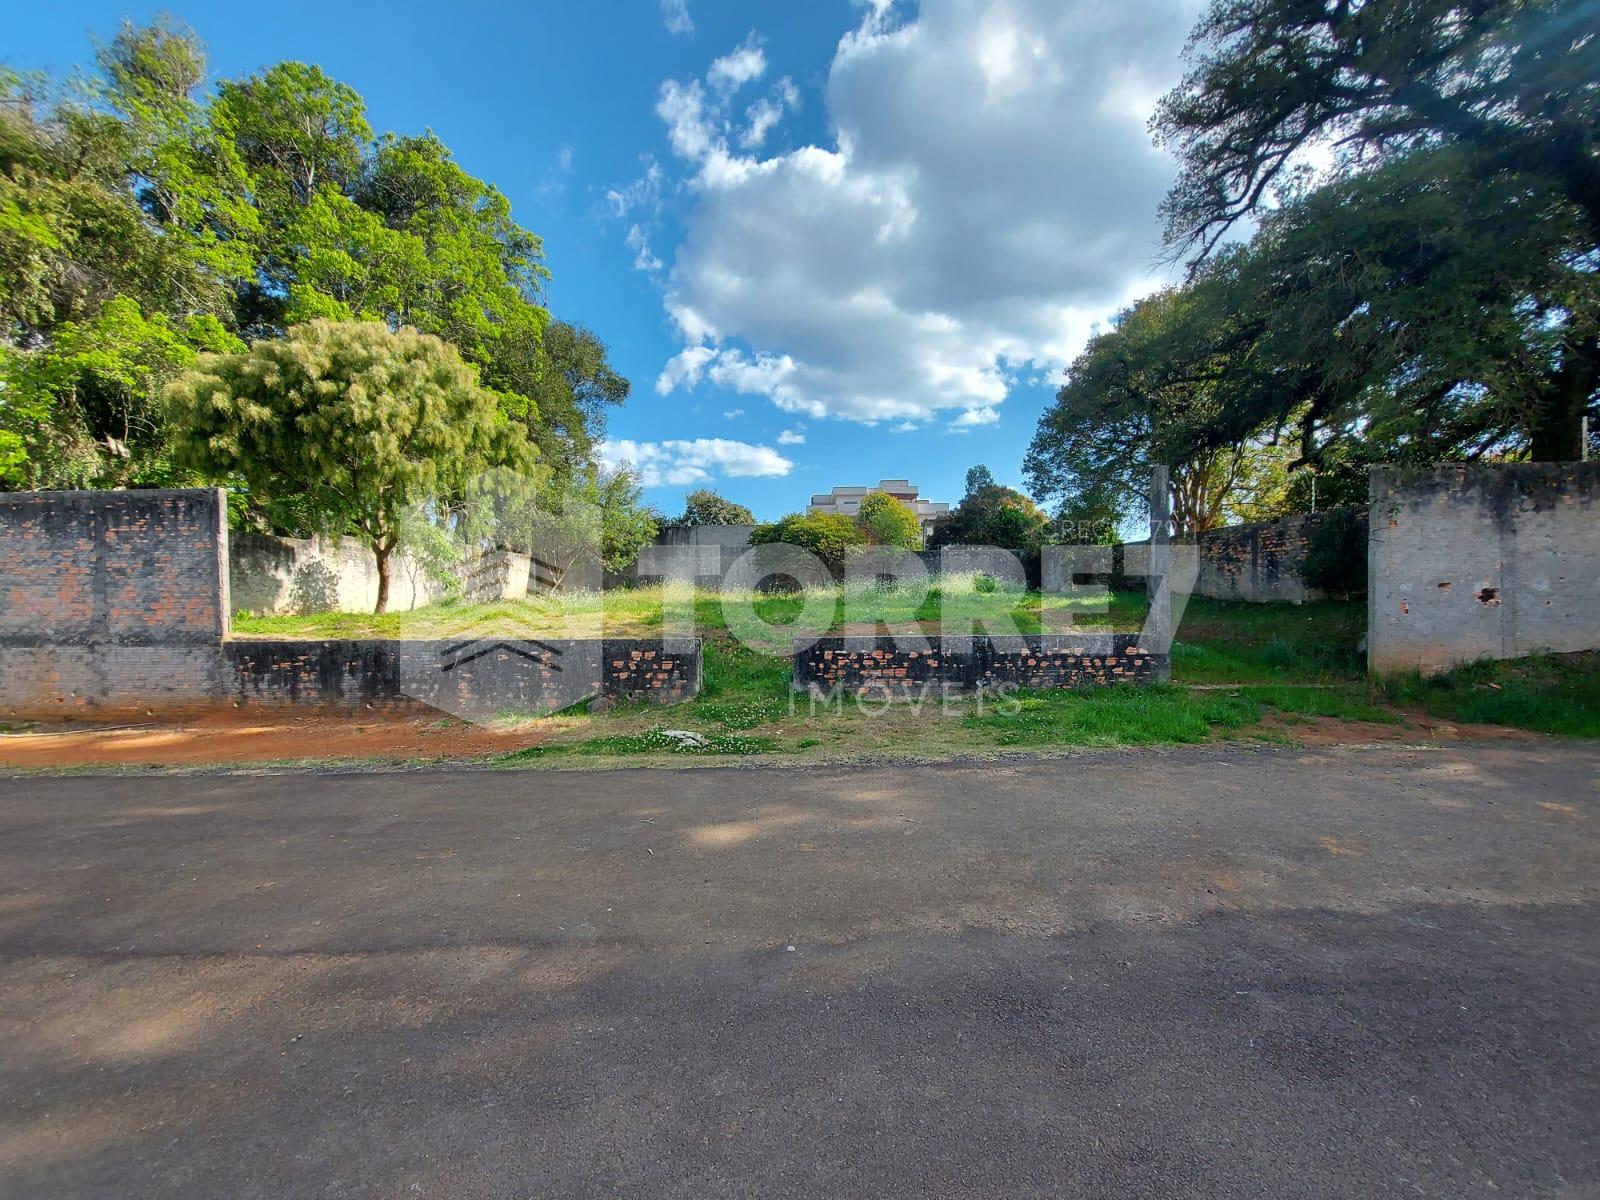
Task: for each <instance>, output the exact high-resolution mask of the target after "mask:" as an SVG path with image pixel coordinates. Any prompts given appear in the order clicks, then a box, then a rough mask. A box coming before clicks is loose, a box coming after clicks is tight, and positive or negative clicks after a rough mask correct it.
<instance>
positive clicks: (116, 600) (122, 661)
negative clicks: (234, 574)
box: [0, 489, 229, 715]
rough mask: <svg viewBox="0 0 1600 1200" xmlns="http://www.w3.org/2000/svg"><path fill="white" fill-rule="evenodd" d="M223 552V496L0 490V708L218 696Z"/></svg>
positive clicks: (64, 708)
mask: <svg viewBox="0 0 1600 1200" xmlns="http://www.w3.org/2000/svg"><path fill="white" fill-rule="evenodd" d="M227 555H228V526H227V503H226V500H225V498H224V496H223V493H222V492H221V491H218V490H214V489H205V490H193V491H134V492H24V493H10V494H0V711H16V710H20V709H27V710H29V711H31V712H35V713H47V714H48V713H59V714H61V715H69V714H74V713H81V712H84V711H88V710H91V709H103V710H126V711H143V710H144V709H145V708H146V707H157V706H159V707H169V706H172V705H186V704H193V703H196V702H199V701H201V700H204V699H206V698H207V697H210V696H212V695H213V694H215V692H216V690H217V687H218V683H219V665H220V664H219V662H218V658H217V646H218V644H219V643H220V642H221V640H222V638H223V637H224V636H225V635H226V633H227V630H228V612H229V601H228V578H227V566H226V564H227Z"/></svg>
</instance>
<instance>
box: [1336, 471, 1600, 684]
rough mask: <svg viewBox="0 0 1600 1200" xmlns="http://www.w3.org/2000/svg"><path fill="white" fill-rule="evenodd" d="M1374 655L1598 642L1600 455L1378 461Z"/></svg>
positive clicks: (1437, 657)
mask: <svg viewBox="0 0 1600 1200" xmlns="http://www.w3.org/2000/svg"><path fill="white" fill-rule="evenodd" d="M1370 501H1371V506H1370V512H1371V522H1372V524H1371V532H1370V536H1369V539H1368V551H1367V562H1368V569H1369V574H1370V580H1369V583H1368V593H1367V666H1368V669H1369V670H1370V671H1372V672H1374V673H1377V674H1387V673H1392V672H1396V671H1404V670H1411V669H1417V670H1421V671H1423V672H1424V673H1435V672H1439V671H1443V670H1446V669H1448V668H1450V667H1452V666H1455V665H1457V664H1460V663H1467V662H1473V661H1476V660H1478V659H1483V658H1518V657H1521V656H1523V655H1527V654H1534V653H1538V652H1540V651H1546V650H1549V651H1561V652H1566V651H1579V650H1595V649H1600V463H1565V464H1563V463H1513V464H1506V465H1498V466H1462V467H1447V468H1439V469H1435V470H1427V471H1405V470H1399V469H1392V468H1379V469H1377V470H1374V471H1373V472H1372V478H1371V484H1370Z"/></svg>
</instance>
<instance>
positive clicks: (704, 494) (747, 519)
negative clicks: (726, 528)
mask: <svg viewBox="0 0 1600 1200" xmlns="http://www.w3.org/2000/svg"><path fill="white" fill-rule="evenodd" d="M755 523H756V515H755V513H753V512H751V511H750V510H749V509H748V508H746V507H745V506H744V505H742V504H735V503H734V502H733V501H732V500H725V499H723V498H722V497H721V496H719V495H717V493H715V492H713V491H711V490H710V489H709V488H701V489H700V490H699V491H694V492H690V493H689V494H688V495H687V496H685V497H684V498H683V516H681V517H679V518H678V519H677V520H676V521H674V522H673V524H674V525H754V524H755Z"/></svg>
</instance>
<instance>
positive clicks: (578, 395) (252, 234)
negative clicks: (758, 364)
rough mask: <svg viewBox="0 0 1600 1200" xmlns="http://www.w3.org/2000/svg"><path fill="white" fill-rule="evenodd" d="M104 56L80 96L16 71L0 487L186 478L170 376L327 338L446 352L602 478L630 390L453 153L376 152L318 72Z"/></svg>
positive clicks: (507, 212)
mask: <svg viewBox="0 0 1600 1200" xmlns="http://www.w3.org/2000/svg"><path fill="white" fill-rule="evenodd" d="M96 57H97V65H98V68H99V72H98V74H97V75H93V76H85V77H80V78H78V79H76V80H74V81H73V84H72V85H71V87H70V88H65V87H64V88H60V89H57V88H55V87H54V86H53V85H52V84H51V83H50V82H49V81H47V80H45V79H43V78H37V77H29V78H24V77H21V76H19V75H17V74H16V73H15V72H10V71H6V70H4V69H0V359H4V360H5V361H4V363H3V364H0V365H3V367H4V369H5V370H6V371H7V374H8V377H15V378H22V379H25V380H26V381H27V383H26V387H25V391H26V392H27V394H26V395H22V394H19V393H18V392H17V391H16V390H14V389H13V390H12V392H11V393H10V394H8V395H7V396H6V397H5V398H4V400H0V486H4V487H18V486H49V485H56V486H61V485H80V486H116V485H119V484H126V483H130V482H143V481H154V480H171V479H175V478H177V477H176V476H174V475H173V474H172V472H173V468H172V466H171V455H170V453H169V452H168V448H167V445H166V434H165V431H164V430H163V429H161V428H160V424H159V421H154V420H151V419H149V418H150V414H153V413H159V411H160V407H161V406H160V403H159V394H160V389H161V386H162V385H163V383H164V381H165V379H166V378H167V377H168V376H169V375H170V374H171V371H170V369H169V364H170V363H176V365H178V366H182V365H185V364H184V359H183V354H182V351H183V349H184V348H187V349H188V350H191V351H192V350H224V349H236V348H238V347H239V342H238V341H237V340H236V339H238V338H239V337H243V338H244V339H246V340H257V339H260V338H276V337H281V336H283V335H284V333H285V331H286V329H288V328H289V327H290V326H293V325H297V324H302V323H306V322H309V321H312V320H317V319H323V320H331V321H349V320H377V321H382V322H385V323H387V324H388V325H389V326H390V327H391V328H400V327H402V326H409V327H413V328H416V329H418V330H420V331H421V332H424V333H430V334H434V335H436V336H438V337H440V338H442V339H444V340H445V341H447V342H449V343H451V344H452V345H454V346H455V347H456V348H457V350H458V351H459V352H460V354H461V356H462V357H463V358H464V359H465V360H466V361H467V362H468V363H470V364H472V365H474V366H476V367H477V369H478V375H479V379H480V381H481V384H482V386H484V387H485V388H487V389H489V390H491V391H493V392H494V393H495V394H496V396H497V403H498V405H499V408H500V409H501V411H502V412H503V413H504V414H505V415H506V416H507V417H508V418H510V419H512V420H514V421H515V422H516V423H517V424H519V425H520V426H521V427H522V430H523V432H524V433H525V434H526V436H527V439H528V440H531V441H532V443H533V444H534V445H535V446H536V447H537V448H538V450H539V451H540V454H541V457H542V459H543V461H544V463H545V465H546V466H547V467H548V469H549V470H550V471H551V472H552V473H553V474H559V475H562V476H564V477H569V478H570V477H576V476H579V475H581V474H582V473H583V472H584V471H585V470H586V469H587V468H588V467H589V466H590V465H591V461H592V458H593V448H594V444H595V442H596V440H597V439H598V438H599V437H600V436H601V434H602V433H603V430H604V421H605V413H606V411H607V410H608V409H609V408H611V407H613V406H615V405H617V404H620V403H622V402H623V400H624V399H625V398H626V397H627V395H628V381H627V380H626V379H624V378H623V377H622V376H620V375H619V374H617V372H616V371H615V370H614V369H613V368H612V366H611V365H610V363H609V362H608V361H607V353H606V348H605V346H604V344H603V343H602V342H601V341H600V340H599V339H598V338H596V337H595V336H594V334H592V333H590V332H589V331H587V330H584V329H581V328H578V327H576V326H573V325H571V324H567V323H564V322H559V321H557V322H551V321H550V319H549V316H548V314H547V312H546V310H545V308H544V304H543V287H544V283H545V280H546V278H547V276H548V272H547V271H546V269H545V267H544V265H543V260H542V256H543V247H542V244H541V242H540V240H539V238H538V237H537V236H536V235H535V234H533V233H531V232H530V231H528V230H527V229H524V228H523V227H522V226H520V225H518V224H517V223H516V221H515V220H514V219H513V217H512V213H511V205H510V202H509V201H508V200H507V198H506V197H505V195H504V194H503V193H501V192H500V191H499V190H498V189H497V188H495V187H494V186H493V185H492V184H489V183H487V182H485V181H483V180H480V179H477V178H475V177H474V176H472V175H471V174H470V173H468V172H467V171H466V170H464V169H463V168H462V167H461V166H460V165H459V164H457V163H456V162H455V160H454V159H453V157H452V155H451V153H450V151H449V149H448V148H447V147H446V146H445V145H444V144H443V143H442V142H441V141H439V139H437V138H436V137H434V136H432V135H431V134H426V135H422V136H401V135H395V134H384V135H382V136H375V135H374V131H373V129H372V127H371V125H370V124H369V122H368V119H367V114H366V108H365V103H364V102H363V100H362V98H361V96H360V95H359V94H358V93H357V92H356V91H355V90H354V89H352V88H351V87H349V86H348V85H347V84H344V83H341V82H339V81H338V80H336V79H333V78H331V77H329V76H328V75H327V74H326V73H325V72H323V71H322V70H321V69H320V68H319V67H317V66H314V65H310V64H306V63H298V62H284V63H278V64H276V65H273V66H270V67H268V68H266V69H264V70H263V71H261V72H259V73H257V74H255V75H252V76H250V77H248V78H243V79H236V80H224V81H222V82H221V83H219V84H218V85H217V87H216V89H215V91H214V92H212V93H209V94H208V93H207V92H206V91H205V89H204V85H205V80H206V58H205V50H204V47H203V46H202V45H201V43H200V41H199V39H198V38H196V37H195V35H194V34H193V32H192V31H190V30H189V29H187V28H186V27H184V26H182V25H180V24H178V23H176V22H174V21H172V20H170V19H167V18H158V19H157V20H155V21H154V22H152V23H151V24H149V25H146V26H135V25H132V24H125V25H124V26H123V28H122V29H121V31H120V32H119V33H118V34H117V35H116V36H115V37H114V38H113V39H112V40H111V41H110V42H109V43H108V44H107V45H105V46H104V47H102V48H101V49H100V50H99V52H98V54H97V56H96ZM112 305H117V306H118V307H117V308H116V309H115V310H112V309H111V308H110V306H112ZM129 313H132V314H134V315H135V316H136V317H138V318H139V319H140V320H142V321H143V322H144V323H145V326H146V328H145V329H144V330H142V331H133V332H138V337H136V338H135V337H133V333H132V332H130V330H129V328H128V327H129V325H130V318H129V315H128V314H129ZM206 322H209V324H206ZM101 336H104V338H105V344H104V345H103V346H102V345H99V344H98V343H97V342H96V340H95V339H96V338H99V337H101ZM174 339H175V341H174ZM225 339H227V340H225ZM133 341H137V342H138V343H139V344H140V345H141V346H142V347H143V349H140V350H138V351H137V352H135V351H134V350H132V349H130V345H131V343H132V342H133ZM58 342H59V343H60V344H59V345H58V344H57V343H58ZM168 342H172V343H173V344H172V345H171V346H170V347H169V346H167V343H168ZM112 359H115V360H118V361H116V362H112V361H109V360H112ZM69 360H70V361H69ZM124 425H126V428H125V429H124V428H123V426H124ZM296 436H299V435H298V434H297V435H296ZM124 451H125V453H124ZM305 508H306V505H305V504H303V503H301V502H300V501H299V500H297V499H295V498H293V497H289V496H276V497H274V498H273V500H272V502H271V506H270V507H268V506H267V505H266V504H265V503H264V502H262V503H258V504H257V506H256V508H255V512H254V515H255V517H256V519H257V520H258V521H264V522H265V523H267V524H274V523H275V522H276V521H277V520H278V519H279V517H280V516H281V517H284V518H285V519H289V520H297V519H299V518H300V517H301V516H303V514H304V510H305Z"/></svg>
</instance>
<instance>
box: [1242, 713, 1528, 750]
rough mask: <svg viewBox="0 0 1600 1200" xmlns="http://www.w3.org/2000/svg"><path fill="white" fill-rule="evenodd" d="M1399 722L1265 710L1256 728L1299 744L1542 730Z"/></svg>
mask: <svg viewBox="0 0 1600 1200" xmlns="http://www.w3.org/2000/svg"><path fill="white" fill-rule="evenodd" d="M1402 715H1403V716H1404V717H1405V720H1404V721H1403V722H1402V723H1401V724H1398V725H1391V724H1389V723H1387V722H1383V721H1347V720H1344V719H1342V718H1339V717H1308V716H1301V715H1298V714H1284V713H1270V712H1269V713H1267V714H1265V715H1264V716H1263V717H1262V719H1261V723H1260V724H1259V725H1257V726H1255V729H1256V730H1258V731H1260V730H1265V731H1268V732H1270V733H1273V734H1278V735H1281V736H1283V737H1285V738H1287V739H1289V740H1290V741H1294V742H1298V743H1300V744H1301V745H1302V746H1366V745H1372V744H1375V743H1381V742H1400V743H1409V742H1416V741H1419V740H1421V741H1430V742H1540V741H1543V740H1545V739H1544V735H1543V734H1539V733H1530V732H1529V731H1528V730H1526V729H1512V728H1510V727H1509V726H1505V725H1469V724H1460V723H1455V722H1450V721H1440V720H1439V719H1437V718H1436V717H1430V716H1427V715H1425V714H1423V713H1415V712H1407V713H1403V714H1402Z"/></svg>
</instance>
